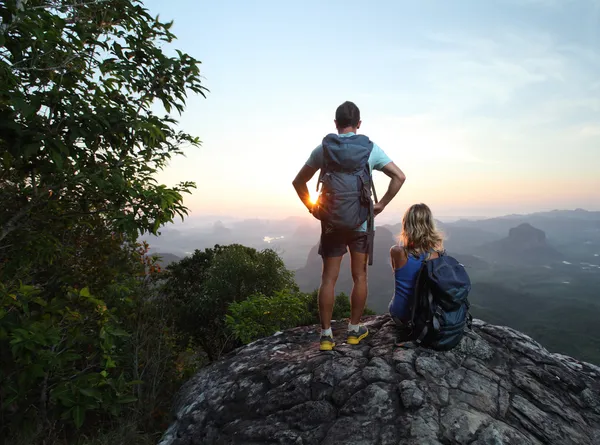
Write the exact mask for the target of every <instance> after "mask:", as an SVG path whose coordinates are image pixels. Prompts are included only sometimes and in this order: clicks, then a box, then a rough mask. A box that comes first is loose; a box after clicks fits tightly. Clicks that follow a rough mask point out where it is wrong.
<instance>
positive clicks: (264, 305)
mask: <svg viewBox="0 0 600 445" xmlns="http://www.w3.org/2000/svg"><path fill="white" fill-rule="evenodd" d="M228 312H229V313H228V314H227V315H226V325H227V328H228V329H229V330H230V331H231V332H232V333H233V335H234V336H235V338H237V339H238V340H240V341H241V342H242V343H244V344H248V343H250V342H252V341H254V340H257V339H259V338H262V337H267V336H269V335H272V334H274V333H275V332H277V331H280V330H283V329H288V328H292V327H294V326H298V325H299V324H300V323H301V321H302V320H303V319H305V318H306V314H307V308H306V301H305V300H303V299H301V298H299V297H298V295H295V294H292V293H290V292H287V291H281V292H276V293H275V294H273V295H272V296H270V297H267V296H265V295H262V294H257V295H252V296H251V297H250V298H248V299H246V300H244V301H240V302H234V303H232V304H231V305H230V306H229V311H228Z"/></svg>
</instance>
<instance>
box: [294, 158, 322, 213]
mask: <svg viewBox="0 0 600 445" xmlns="http://www.w3.org/2000/svg"><path fill="white" fill-rule="evenodd" d="M317 170H318V169H316V168H314V167H311V166H310V165H306V164H305V165H304V167H302V168H301V169H300V171H299V172H298V174H297V175H296V178H295V179H294V180H293V181H292V185H293V186H294V188H295V189H296V193H298V196H299V197H300V200H301V201H302V203H303V204H304V205H305V206H306V208H307V209H308V211H309V212H310V211H311V210H312V208H313V205H312V203H311V202H310V193H309V192H308V186H307V185H306V184H307V183H308V181H310V180H311V179H312V177H313V176H314V175H315V173H316V172H317Z"/></svg>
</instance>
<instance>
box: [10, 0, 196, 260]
mask: <svg viewBox="0 0 600 445" xmlns="http://www.w3.org/2000/svg"><path fill="white" fill-rule="evenodd" d="M18 4H22V6H23V8H18V7H17V6H18ZM0 16H2V25H1V30H2V32H1V33H0V36H1V40H0V43H1V44H0V116H2V118H1V119H0V161H1V162H2V164H3V165H2V166H3V168H2V169H1V170H0V171H1V172H2V173H0V180H1V181H2V187H1V188H0V201H1V202H3V203H5V205H3V206H2V207H1V208H0V216H1V218H2V219H1V221H2V230H1V232H0V242H2V244H3V246H2V247H3V248H4V249H5V250H7V252H4V254H5V255H7V254H9V253H11V252H21V251H22V250H23V249H25V248H26V249H29V250H31V251H32V252H31V254H39V253H41V252H45V251H46V250H47V249H52V247H55V246H56V245H57V244H60V239H57V235H58V234H59V233H60V232H54V233H45V235H46V236H44V237H41V238H42V241H43V242H41V243H40V242H39V241H40V240H39V237H40V232H43V231H44V228H46V227H48V226H49V225H53V224H55V223H58V224H59V227H60V228H61V229H62V228H63V227H65V225H66V226H68V223H69V222H71V223H74V224H78V223H79V221H80V220H81V218H82V217H86V216H89V215H95V214H101V215H102V217H103V220H104V222H105V223H106V224H108V225H110V226H111V227H112V228H113V230H115V231H116V232H118V233H126V234H128V235H129V237H130V238H134V237H135V235H136V234H137V233H138V231H149V232H152V233H156V232H157V230H158V228H159V227H160V226H161V225H162V224H164V223H165V222H169V221H172V220H173V218H174V216H176V215H180V216H183V215H184V214H186V208H185V207H184V206H183V196H182V193H186V192H189V191H190V189H191V188H192V187H194V184H193V183H190V182H184V183H181V184H179V185H177V186H175V187H173V188H169V187H166V186H164V185H161V184H158V183H157V182H156V180H155V179H154V176H155V174H156V172H157V171H158V170H160V169H162V168H163V167H164V166H165V165H166V164H167V162H168V161H169V160H170V159H171V158H172V156H173V155H177V154H181V153H182V152H181V147H182V145H183V144H190V145H198V144H199V141H198V139H197V138H195V137H192V136H190V135H188V134H186V133H182V132H180V131H178V130H177V129H176V128H175V124H176V121H175V120H174V119H173V118H172V117H170V116H158V115H156V114H155V112H154V111H153V104H155V103H156V102H158V103H160V104H161V105H162V106H163V107H164V108H165V109H166V110H167V112H169V111H170V110H171V109H175V110H178V111H180V112H181V111H182V110H183V107H184V103H185V97H186V91H187V90H191V91H194V92H198V93H202V94H203V92H204V87H202V85H201V83H200V71H199V67H198V65H199V62H198V61H197V60H195V59H194V58H192V57H190V56H189V55H187V54H184V53H181V52H177V55H176V56H175V57H168V56H167V55H166V54H165V53H164V52H163V51H162V50H161V49H160V45H162V44H163V42H171V41H172V40H173V39H174V35H173V34H172V33H171V32H170V31H169V29H170V27H171V24H169V23H162V22H160V21H159V20H157V19H155V18H153V17H151V16H150V15H149V14H148V12H147V11H146V10H145V9H144V8H143V7H142V6H141V4H140V2H138V1H136V0H105V1H102V2H100V1H97V2H95V1H90V2H71V1H66V0H58V1H54V2H46V1H41V0H31V1H28V2H13V1H11V2H3V3H1V4H0ZM24 232H26V233H28V234H29V236H28V237H22V236H19V235H20V234H23V233H24ZM34 234H35V235H38V236H36V237H34V236H31V235H34ZM11 235H12V236H11ZM7 237H10V240H7V239H6V238H7Z"/></svg>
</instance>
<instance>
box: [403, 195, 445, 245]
mask: <svg viewBox="0 0 600 445" xmlns="http://www.w3.org/2000/svg"><path fill="white" fill-rule="evenodd" d="M400 240H401V242H402V244H403V245H404V248H405V249H406V250H407V252H408V253H410V254H413V255H416V256H419V255H421V254H422V253H426V252H429V251H430V250H432V249H442V244H443V241H444V238H443V236H442V233H441V232H440V231H439V230H437V228H436V227H435V221H434V219H433V214H432V213H431V209H430V208H429V207H428V206H427V205H425V204H414V205H413V206H411V207H410V208H409V209H408V210H407V211H406V213H405V214H404V217H403V218H402V233H400Z"/></svg>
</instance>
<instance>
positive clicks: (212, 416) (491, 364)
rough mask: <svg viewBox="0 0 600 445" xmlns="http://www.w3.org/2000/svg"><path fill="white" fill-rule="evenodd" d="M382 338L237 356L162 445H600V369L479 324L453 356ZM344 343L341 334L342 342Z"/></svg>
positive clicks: (180, 413)
mask: <svg viewBox="0 0 600 445" xmlns="http://www.w3.org/2000/svg"><path fill="white" fill-rule="evenodd" d="M366 324H367V325H368V327H369V329H370V331H371V335H370V336H369V337H368V338H367V339H366V340H365V342H363V343H361V344H360V345H357V346H350V345H346V344H345V343H344V334H345V324H344V323H335V324H334V332H335V333H336V341H337V342H338V346H337V347H336V349H335V351H333V352H319V350H318V329H317V328H316V327H315V326H312V327H302V328H295V329H291V330H288V331H285V332H283V333H277V334H275V335H273V336H271V337H268V338H264V339H261V340H259V341H256V342H254V343H252V344H250V345H248V346H245V347H243V348H240V349H238V350H236V351H233V352H232V353H230V354H229V355H227V356H226V357H224V358H223V359H222V360H220V361H219V362H217V363H214V364H212V365H211V366H209V367H207V368H204V369H202V370H201V371H200V372H199V373H198V374H197V375H196V376H195V377H194V378H193V379H191V380H190V381H189V382H187V383H186V384H185V385H184V386H183V387H182V389H181V390H180V392H179V395H178V396H177V400H176V403H175V407H174V417H175V418H174V421H173V423H172V424H171V426H170V427H169V429H168V430H167V431H166V433H165V434H164V436H163V438H162V440H161V442H160V443H159V445H199V444H245V445H252V444H297V445H309V444H327V445H337V444H355V445H357V444H364V445H366V444H378V445H387V444H406V445H409V444H410V445H412V444H414V445H417V444H418V445H442V444H444V445H449V444H470V445H502V444H519V445H527V444H530V445H541V444H560V445H569V444H573V445H575V444H576V445H594V444H595V445H598V444H600V368H598V367H596V366H594V365H591V364H588V363H582V362H578V361H577V360H574V359H572V358H570V357H566V356H563V355H559V354H551V353H549V352H548V351H547V350H545V349H544V348H543V347H542V346H541V345H540V344H538V343H537V342H535V341H534V340H532V339H531V338H530V337H528V336H526V335H524V334H522V333H520V332H517V331H515V330H513V329H510V328H506V327H500V326H493V325H489V324H486V323H484V322H482V321H480V320H475V321H474V324H473V331H471V332H468V333H467V334H466V335H465V337H464V339H463V340H462V342H461V343H460V345H459V346H458V347H457V348H455V349H454V350H452V351H449V352H435V351H431V350H428V349H425V348H417V347H415V346H414V344H412V343H407V344H406V345H404V346H403V347H397V346H394V327H393V323H392V322H391V320H390V319H389V317H388V316H377V317H371V318H369V319H367V321H366ZM336 331H337V332H336Z"/></svg>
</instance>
